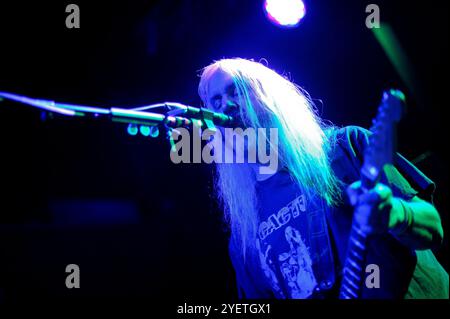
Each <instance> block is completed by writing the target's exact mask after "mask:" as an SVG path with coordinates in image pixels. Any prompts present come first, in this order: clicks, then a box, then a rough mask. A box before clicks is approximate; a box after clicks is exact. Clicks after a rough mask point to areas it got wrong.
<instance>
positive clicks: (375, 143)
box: [361, 89, 405, 188]
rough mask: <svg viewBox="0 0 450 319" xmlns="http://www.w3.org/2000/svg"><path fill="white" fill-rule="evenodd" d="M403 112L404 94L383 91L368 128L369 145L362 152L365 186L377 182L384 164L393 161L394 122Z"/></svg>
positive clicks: (370, 185)
mask: <svg viewBox="0 0 450 319" xmlns="http://www.w3.org/2000/svg"><path fill="white" fill-rule="evenodd" d="M404 113H405V95H404V94H403V93H402V92H401V91H399V90H394V89H390V90H388V91H384V92H383V97H382V101H381V103H380V106H379V107H378V113H377V116H376V117H375V119H374V120H373V125H372V127H371V129H370V131H371V132H372V134H371V135H370V137H369V145H368V146H367V148H366V150H365V153H364V164H363V168H362V171H361V175H362V176H361V177H362V181H363V184H366V187H367V188H370V187H372V186H373V185H375V183H376V182H377V180H378V178H379V175H380V173H381V171H382V170H383V167H384V165H386V164H390V163H392V161H393V156H394V154H395V150H396V129H395V127H396V124H397V123H398V122H399V121H400V119H401V118H402V116H403V114H404Z"/></svg>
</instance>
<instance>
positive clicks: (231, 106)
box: [222, 98, 238, 114]
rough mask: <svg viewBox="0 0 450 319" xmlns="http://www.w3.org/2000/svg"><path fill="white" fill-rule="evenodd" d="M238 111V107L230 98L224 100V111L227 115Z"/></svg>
mask: <svg viewBox="0 0 450 319" xmlns="http://www.w3.org/2000/svg"><path fill="white" fill-rule="evenodd" d="M237 109H238V105H237V103H236V102H235V101H233V100H232V99H229V98H224V99H223V100H222V110H223V112H224V113H225V114H227V113H232V112H235V111H236V110H237Z"/></svg>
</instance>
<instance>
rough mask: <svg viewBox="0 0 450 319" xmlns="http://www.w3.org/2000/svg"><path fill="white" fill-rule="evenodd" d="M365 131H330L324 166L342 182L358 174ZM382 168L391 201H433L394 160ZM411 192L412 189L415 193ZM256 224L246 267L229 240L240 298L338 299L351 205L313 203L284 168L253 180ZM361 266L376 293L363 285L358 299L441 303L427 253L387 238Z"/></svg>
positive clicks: (376, 242)
mask: <svg viewBox="0 0 450 319" xmlns="http://www.w3.org/2000/svg"><path fill="white" fill-rule="evenodd" d="M368 134H369V132H368V131H367V130H364V129H362V128H359V127H354V126H351V127H346V128H343V129H339V130H335V131H334V132H333V133H332V139H335V140H336V143H335V147H334V149H333V152H332V154H331V155H332V156H331V158H332V161H331V165H332V168H333V170H334V172H335V174H336V176H337V177H338V178H339V179H340V181H341V182H342V183H343V184H344V188H345V186H346V185H349V184H351V183H353V182H355V181H357V180H359V176H360V173H359V172H360V167H361V165H362V157H363V155H362V154H363V150H364V148H365V147H366V146H367V143H368ZM396 164H397V165H396V167H397V168H394V167H389V168H387V169H385V171H384V174H383V176H382V179H381V182H382V183H384V184H386V185H388V186H389V187H390V188H391V189H392V191H393V194H394V196H397V197H401V198H403V199H405V200H410V199H411V198H413V197H414V196H416V195H417V196H420V197H421V198H424V199H425V200H429V201H432V194H433V191H434V184H433V183H432V182H431V181H430V180H429V179H428V178H427V177H426V176H424V175H423V174H422V173H421V172H420V171H419V170H418V169H417V168H415V167H414V166H413V165H412V164H410V163H409V162H408V161H406V160H405V159H404V158H402V157H401V156H397V157H396ZM416 189H417V190H416ZM257 196H258V201H259V225H258V232H257V238H256V242H255V246H256V251H254V252H251V253H250V254H248V257H247V260H246V262H245V264H244V263H243V261H242V260H241V259H239V258H237V256H238V254H237V251H236V247H235V245H234V244H233V242H232V241H230V245H229V251H230V258H231V260H232V263H233V266H234V268H235V272H236V279H237V284H238V290H239V296H240V297H241V298H295V299H305V298H317V297H324V296H326V297H331V298H333V297H337V292H338V288H339V285H340V278H341V272H342V265H343V263H344V261H345V256H346V249H347V243H348V236H349V231H350V228H351V222H352V216H353V208H352V207H351V206H350V205H349V204H348V203H344V204H342V205H340V206H338V207H333V208H331V207H328V206H327V205H326V203H325V202H324V201H323V200H322V199H320V198H318V197H317V198H306V197H305V196H304V194H303V193H302V191H301V190H300V189H299V188H298V186H297V185H296V184H295V183H294V182H293V181H292V179H291V177H290V175H289V172H288V171H287V170H280V171H279V172H278V173H276V174H275V175H273V176H272V177H270V178H268V179H267V180H265V181H262V182H258V185H257ZM367 250H368V252H367V256H366V262H367V264H370V263H375V264H377V265H378V266H379V268H380V269H382V271H383V273H382V276H381V286H382V289H367V288H365V287H363V291H362V297H363V298H390V299H391V298H448V274H447V273H446V272H445V270H444V269H443V268H442V266H441V265H440V264H439V263H438V261H437V260H436V258H435V257H434V255H433V253H432V252H431V251H430V250H428V251H420V252H415V251H414V250H411V249H409V248H407V247H405V246H403V245H402V244H400V243H399V242H398V241H397V240H396V239H394V238H393V237H392V236H390V235H389V234H385V235H379V236H377V237H375V238H373V239H371V241H370V242H369V243H368V248H367Z"/></svg>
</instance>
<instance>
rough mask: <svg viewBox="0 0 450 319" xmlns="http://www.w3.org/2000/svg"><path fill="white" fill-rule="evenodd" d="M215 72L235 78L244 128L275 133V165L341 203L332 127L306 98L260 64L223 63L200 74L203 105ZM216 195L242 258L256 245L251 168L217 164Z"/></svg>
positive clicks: (309, 190) (311, 192)
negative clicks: (333, 165) (331, 157)
mask: <svg viewBox="0 0 450 319" xmlns="http://www.w3.org/2000/svg"><path fill="white" fill-rule="evenodd" d="M217 71H222V72H225V73H227V74H229V75H230V76H231V78H232V79H233V81H234V84H235V86H236V88H237V91H238V94H239V96H241V97H242V98H243V101H244V103H243V104H245V105H241V110H240V111H241V113H240V114H241V118H242V122H243V123H245V125H246V126H248V127H254V128H277V129H278V141H279V143H278V156H279V163H280V165H281V166H283V167H285V168H287V169H288V171H289V173H290V175H291V178H292V179H293V181H294V182H296V183H297V184H298V186H299V188H300V189H301V190H302V191H303V192H304V194H305V195H306V196H307V197H312V196H319V197H321V198H322V199H323V200H325V201H326V203H327V204H328V205H335V204H336V203H337V202H338V201H339V200H340V190H339V182H338V180H337V178H336V177H335V175H334V173H333V171H332V169H331V167H330V160H329V150H330V147H331V142H330V140H329V138H328V136H327V134H326V133H325V132H326V129H329V128H331V127H329V126H327V125H325V123H324V122H323V121H322V120H321V119H320V118H319V117H318V116H317V114H316V112H315V108H314V104H313V103H312V101H311V99H310V98H309V96H308V94H307V93H306V92H305V91H304V90H303V89H301V88H300V87H299V86H297V85H296V84H294V83H292V82H291V81H289V80H288V79H286V78H285V77H283V76H281V75H280V74H278V73H277V72H275V71H273V70H271V69H270V68H268V67H266V66H264V65H263V64H261V63H258V62H254V61H251V60H246V59H241V58H233V59H222V60H219V61H216V62H214V63H212V64H211V65H209V66H207V67H205V68H204V69H203V72H202V74H201V79H200V83H199V87H198V92H199V95H200V98H201V99H202V101H203V102H204V103H205V104H207V101H206V99H207V96H208V81H209V79H210V78H211V76H212V75H213V74H214V73H215V72H217ZM215 193H216V196H217V198H218V200H219V202H220V203H221V204H222V205H223V209H224V218H225V221H226V222H227V224H228V225H229V227H230V229H231V240H234V242H235V244H236V245H237V247H238V250H239V251H240V252H241V254H242V256H243V258H244V259H245V256H246V251H247V250H248V249H252V248H254V247H255V241H256V235H257V231H258V229H257V228H258V222H259V220H258V200H257V196H256V175H255V173H254V171H253V169H252V168H251V167H250V166H249V165H243V164H240V165H233V164H231V165H230V164H217V165H216V174H215Z"/></svg>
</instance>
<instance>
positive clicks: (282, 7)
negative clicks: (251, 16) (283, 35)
mask: <svg viewBox="0 0 450 319" xmlns="http://www.w3.org/2000/svg"><path fill="white" fill-rule="evenodd" d="M264 9H265V11H266V15H267V17H268V18H269V20H270V21H272V22H273V23H275V24H276V25H278V26H281V27H286V28H293V27H296V26H297V25H298V24H299V23H300V20H301V19H302V18H303V17H304V16H305V14H306V8H305V5H304V3H303V1H301V0H265V2H264Z"/></svg>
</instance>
